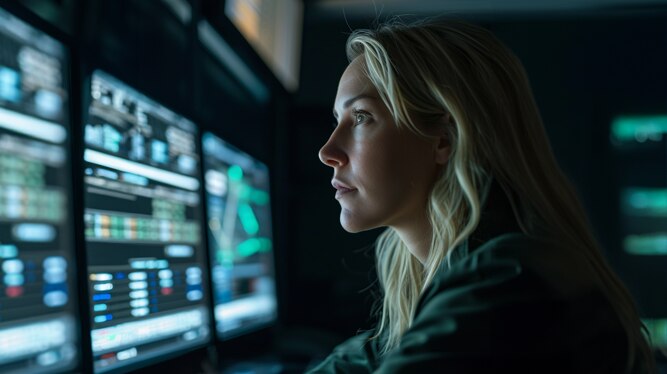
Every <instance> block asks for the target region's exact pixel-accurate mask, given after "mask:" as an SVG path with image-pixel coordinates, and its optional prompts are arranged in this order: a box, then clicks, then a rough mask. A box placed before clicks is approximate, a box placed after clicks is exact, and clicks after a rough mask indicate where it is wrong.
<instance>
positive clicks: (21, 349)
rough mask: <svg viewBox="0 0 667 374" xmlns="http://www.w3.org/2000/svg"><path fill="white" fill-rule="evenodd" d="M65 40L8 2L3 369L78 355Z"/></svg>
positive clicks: (0, 96)
mask: <svg viewBox="0 0 667 374" xmlns="http://www.w3.org/2000/svg"><path fill="white" fill-rule="evenodd" d="M68 65H69V63H68V58H67V51H66V49H65V46H64V45H62V44H61V43H59V42H58V41H57V40H55V39H53V38H51V37H50V36H49V35H47V34H45V33H43V32H41V31H39V30H37V29H35V28H33V27H32V26H31V25H29V24H28V23H25V22H24V21H22V20H21V19H19V18H17V17H15V16H14V15H12V14H11V13H9V12H7V11H5V10H3V9H1V8H0V372H2V373H19V372H20V373H51V372H62V371H69V370H72V369H75V368H76V367H77V365H78V362H79V360H80V357H79V353H78V352H79V344H80V343H79V342H80V339H79V336H80V335H79V334H80V331H79V328H78V324H77V323H76V321H77V318H78V317H77V311H78V306H77V303H76V301H77V299H78V295H77V288H76V284H75V280H76V278H75V274H76V273H75V261H74V258H75V257H74V256H75V254H74V239H73V233H74V232H73V229H72V218H73V215H72V213H71V210H72V209H71V195H72V193H71V183H70V180H71V176H72V172H71V164H70V154H69V151H68V149H69V146H68V145H69V141H70V139H69V137H70V123H69V114H68V105H69V104H68V100H69V87H68V86H69V84H68V69H69V66H68Z"/></svg>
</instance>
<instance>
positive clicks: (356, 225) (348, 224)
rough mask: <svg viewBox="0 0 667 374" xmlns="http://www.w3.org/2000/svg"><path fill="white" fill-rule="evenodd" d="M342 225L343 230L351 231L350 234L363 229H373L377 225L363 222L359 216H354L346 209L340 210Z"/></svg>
mask: <svg viewBox="0 0 667 374" xmlns="http://www.w3.org/2000/svg"><path fill="white" fill-rule="evenodd" d="M340 225H341V227H342V228H343V230H345V231H347V232H349V233H350V234H356V233H358V232H362V231H368V230H372V229H374V228H376V227H378V226H377V225H372V224H370V223H369V222H363V220H361V219H359V217H354V216H352V215H351V214H350V213H349V212H346V211H345V209H343V211H341V212H340Z"/></svg>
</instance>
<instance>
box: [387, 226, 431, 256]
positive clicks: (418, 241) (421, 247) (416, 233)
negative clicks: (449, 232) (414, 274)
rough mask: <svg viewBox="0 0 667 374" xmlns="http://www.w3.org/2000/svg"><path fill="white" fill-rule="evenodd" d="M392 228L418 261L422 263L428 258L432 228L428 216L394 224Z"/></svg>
mask: <svg viewBox="0 0 667 374" xmlns="http://www.w3.org/2000/svg"><path fill="white" fill-rule="evenodd" d="M393 229H394V230H396V233H397V234H398V236H399V237H400V238H401V241H403V243H405V245H406V246H407V247H408V250H409V251H410V253H412V255H413V256H415V257H416V258H417V259H418V260H419V262H421V263H422V264H424V263H425V262H426V259H427V258H428V253H429V251H430V249H431V239H432V236H433V229H432V228H431V223H430V222H429V220H428V217H426V216H424V217H422V219H420V220H419V219H418V220H414V221H411V222H410V223H409V224H406V225H402V226H394V227H393Z"/></svg>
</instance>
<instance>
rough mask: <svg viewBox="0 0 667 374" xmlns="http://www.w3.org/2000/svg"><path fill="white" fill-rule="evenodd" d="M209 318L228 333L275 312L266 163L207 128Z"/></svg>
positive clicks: (259, 324)
mask: <svg viewBox="0 0 667 374" xmlns="http://www.w3.org/2000/svg"><path fill="white" fill-rule="evenodd" d="M203 150H204V173H205V174H204V180H205V186H206V187H205V191H206V199H207V204H206V206H207V213H208V230H207V231H208V239H209V240H208V242H209V253H210V254H211V266H212V269H211V271H212V275H211V278H212V281H213V294H214V302H215V320H216V321H215V322H216V330H217V331H218V335H219V336H220V337H221V338H222V339H228V338H231V337H234V336H237V335H240V334H244V333H247V332H249V331H252V330H255V329H257V328H260V327H264V326H266V325H268V324H271V323H273V322H274V321H275V320H276V317H277V303H276V287H275V276H274V261H273V239H272V234H271V206H270V194H269V173H268V169H267V167H266V165H264V164H263V163H261V162H259V161H257V160H256V159H254V158H253V157H251V156H249V155H247V154H245V153H243V152H241V151H239V150H238V149H236V148H235V147H234V146H232V145H230V144H229V143H227V142H225V141H223V140H222V139H220V138H218V137H216V136H215V135H213V134H211V133H204V136H203Z"/></svg>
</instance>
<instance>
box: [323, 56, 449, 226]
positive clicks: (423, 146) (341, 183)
mask: <svg viewBox="0 0 667 374" xmlns="http://www.w3.org/2000/svg"><path fill="white" fill-rule="evenodd" d="M334 117H335V118H336V123H337V125H336V127H335V129H334V131H333V133H332V134H331V136H330V138H329V140H328V141H327V142H326V144H324V146H323V147H322V148H321V149H320V152H319V157H320V160H321V161H322V162H323V163H324V164H325V165H328V166H331V167H332V168H333V172H334V175H333V180H332V184H333V185H334V188H336V190H337V191H336V195H335V198H336V200H338V202H339V203H340V206H341V213H340V223H341V225H342V226H343V228H344V229H345V230H346V231H349V232H359V231H363V230H369V229H372V228H376V227H381V226H391V227H394V228H400V227H401V226H404V225H409V224H410V222H415V219H416V220H419V221H422V220H423V217H425V214H426V213H425V210H426V203H427V200H428V194H429V192H430V189H431V187H432V185H433V182H434V181H435V177H436V173H437V170H438V165H437V164H436V161H435V156H434V148H435V144H434V141H432V140H429V139H426V138H424V137H421V136H419V135H416V134H414V133H413V132H411V131H409V130H407V129H399V128H398V127H397V126H396V123H395V121H394V120H393V117H392V115H391V113H390V111H389V109H388V108H387V106H386V105H385V104H384V102H383V101H382V99H381V98H380V96H379V94H378V91H377V89H375V87H374V86H373V84H372V83H371V81H370V80H369V78H368V77H367V76H366V73H365V62H364V60H363V56H360V57H357V58H356V59H355V60H353V61H352V62H351V63H350V65H349V66H348V67H347V69H346V70H345V72H344V73H343V75H342V77H341V79H340V82H339V85H338V92H337V94H336V101H335V103H334Z"/></svg>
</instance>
